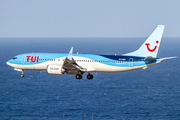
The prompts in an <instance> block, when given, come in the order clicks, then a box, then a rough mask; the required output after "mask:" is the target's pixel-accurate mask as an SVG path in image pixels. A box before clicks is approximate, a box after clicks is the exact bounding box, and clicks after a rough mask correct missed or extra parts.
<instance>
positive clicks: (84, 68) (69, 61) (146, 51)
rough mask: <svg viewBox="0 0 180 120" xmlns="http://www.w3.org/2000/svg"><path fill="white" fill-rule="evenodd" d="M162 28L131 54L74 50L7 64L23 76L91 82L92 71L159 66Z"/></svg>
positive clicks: (24, 56)
mask: <svg viewBox="0 0 180 120" xmlns="http://www.w3.org/2000/svg"><path fill="white" fill-rule="evenodd" d="M163 31H164V25H158V26H157V28H156V29H155V30H154V32H153V33H152V34H151V35H150V36H149V37H148V38H147V40H146V41H145V42H144V43H143V44H142V46H141V47H140V48H139V49H138V50H136V51H134V52H131V53H127V54H123V55H98V54H73V47H72V48H71V50H70V52H69V54H66V53H25V54H20V55H17V56H15V57H14V58H13V59H11V60H9V61H7V65H9V66H11V67H13V68H14V70H16V71H20V72H21V73H22V74H21V77H24V72H23V71H24V70H39V71H47V73H48V74H51V75H63V74H64V73H67V74H69V75H75V76H76V79H81V78H82V75H83V73H88V75H87V79H93V75H92V74H91V73H92V72H105V73H115V72H126V71H132V70H137V69H145V68H147V67H149V66H151V65H155V64H158V63H160V62H162V61H163V60H165V59H171V58H175V57H170V58H156V57H157V53H158V50H159V46H160V43H161V38H162V34H163Z"/></svg>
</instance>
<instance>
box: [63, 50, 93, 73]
mask: <svg viewBox="0 0 180 120" xmlns="http://www.w3.org/2000/svg"><path fill="white" fill-rule="evenodd" d="M72 55H73V47H72V48H71V50H70V51H69V54H68V56H67V57H66V58H65V59H64V63H63V66H62V67H63V68H64V69H65V71H66V73H68V74H83V73H84V72H88V67H82V66H80V65H78V64H77V63H76V61H75V60H74V59H73V57H72ZM89 69H91V68H90V67H89Z"/></svg>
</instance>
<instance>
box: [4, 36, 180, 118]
mask: <svg viewBox="0 0 180 120" xmlns="http://www.w3.org/2000/svg"><path fill="white" fill-rule="evenodd" d="M145 39H146V38H0V120H63V119H64V120H92V119H93V120H121V119H124V120H127V119H128V120H129V119H133V120H134V119H137V120H146V119H152V120H154V119H158V120H159V119H160V120H166V119H167V120H169V119H172V120H175V119H180V59H179V58H176V59H171V60H165V61H163V62H162V63H160V64H157V65H154V66H151V67H149V68H147V69H145V70H143V69H142V70H136V71H131V72H124V73H98V74H93V75H94V79H93V80H87V79H86V74H84V75H83V79H82V80H76V79H75V76H71V75H67V74H65V75H48V74H47V73H46V72H45V71H44V72H39V71H25V72H24V73H25V77H24V78H21V77H20V72H17V71H14V70H13V68H11V67H9V66H8V65H6V61H8V60H9V59H11V58H13V57H14V56H15V55H18V54H22V53H32V52H33V53H36V52H44V53H68V52H69V50H70V48H71V47H72V46H73V47H74V53H77V52H79V53H85V54H86V53H88V54H106V55H110V54H124V53H128V52H132V51H134V50H136V49H138V48H139V47H140V46H141V44H142V43H143V42H144V41H145ZM179 46H180V38H163V39H162V42H161V45H160V49H159V52H158V57H159V58H164V57H171V56H179V57H180V47H179Z"/></svg>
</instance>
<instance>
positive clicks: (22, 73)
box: [20, 70, 24, 78]
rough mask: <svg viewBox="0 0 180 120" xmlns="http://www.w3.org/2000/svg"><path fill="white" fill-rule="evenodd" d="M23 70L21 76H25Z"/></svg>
mask: <svg viewBox="0 0 180 120" xmlns="http://www.w3.org/2000/svg"><path fill="white" fill-rule="evenodd" d="M20 72H21V77H22V78H23V77H24V71H23V70H22V71H20Z"/></svg>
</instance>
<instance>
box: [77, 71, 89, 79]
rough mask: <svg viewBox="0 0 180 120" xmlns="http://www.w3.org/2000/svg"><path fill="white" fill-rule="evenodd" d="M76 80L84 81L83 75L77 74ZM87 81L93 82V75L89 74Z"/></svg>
mask: <svg viewBox="0 0 180 120" xmlns="http://www.w3.org/2000/svg"><path fill="white" fill-rule="evenodd" d="M76 79H82V75H81V74H77V75H76ZM87 79H88V80H92V79H93V75H92V74H90V73H89V74H88V75H87Z"/></svg>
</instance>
